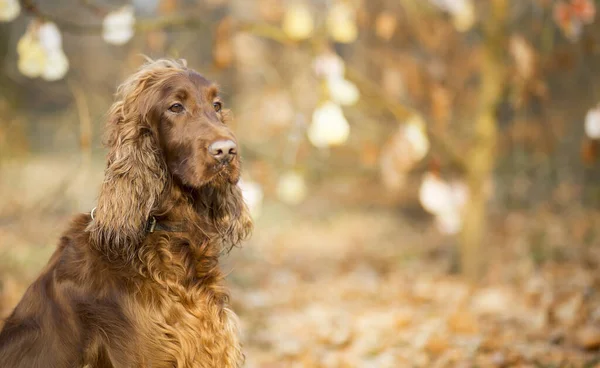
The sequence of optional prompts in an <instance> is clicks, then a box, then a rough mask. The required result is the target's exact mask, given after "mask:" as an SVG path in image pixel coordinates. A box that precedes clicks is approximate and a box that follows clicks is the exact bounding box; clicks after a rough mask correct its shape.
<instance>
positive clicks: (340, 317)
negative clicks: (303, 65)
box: [0, 205, 600, 368]
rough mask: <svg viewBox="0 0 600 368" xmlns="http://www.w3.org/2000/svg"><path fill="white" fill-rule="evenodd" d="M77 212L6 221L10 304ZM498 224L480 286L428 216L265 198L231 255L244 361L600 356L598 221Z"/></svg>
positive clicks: (228, 262) (599, 359) (541, 219)
mask: <svg viewBox="0 0 600 368" xmlns="http://www.w3.org/2000/svg"><path fill="white" fill-rule="evenodd" d="M67 212H68V211H65V212H64V215H61V216H58V215H56V214H55V215H53V216H43V214H37V213H34V212H31V214H30V215H28V216H27V217H26V218H21V219H17V220H15V221H11V222H7V223H3V224H0V225H1V226H0V239H1V241H0V280H1V281H2V282H1V286H2V289H1V293H0V307H1V313H2V315H3V316H5V315H7V313H9V312H10V310H11V309H12V308H13V306H14V305H15V304H16V303H17V301H18V300H19V298H20V297H21V295H22V293H23V291H24V290H25V288H26V287H27V285H28V284H29V282H31V281H32V280H33V278H34V277H35V276H36V275H37V273H38V272H39V270H40V269H41V268H42V267H43V265H44V264H45V263H46V262H47V260H48V257H49V255H50V253H51V252H52V250H53V249H54V247H55V244H56V240H57V239H58V235H59V234H60V232H61V231H62V229H64V227H65V226H66V223H67V221H68V219H69V216H70V215H69V214H70V212H68V213H67ZM567 219H568V220H567ZM492 224H493V225H494V226H492V229H490V239H489V244H486V246H487V248H486V252H485V254H486V261H487V267H486V272H485V276H484V277H483V278H482V279H481V281H480V282H479V283H478V284H477V285H470V284H469V283H467V282H465V281H464V280H462V279H461V278H460V277H459V276H458V275H457V274H455V273H454V272H453V271H454V269H455V263H456V262H455V257H454V252H453V247H454V240H452V239H450V238H448V237H444V236H441V235H439V233H438V232H437V231H436V229H435V227H434V226H433V224H432V223H431V221H427V218H425V219H423V218H420V219H416V218H415V216H413V215H411V216H408V215H405V214H404V215H403V214H401V213H399V212H397V211H390V210H389V209H375V208H372V209H369V210H366V209H364V208H361V209H358V208H357V209H348V208H344V209H337V210H331V209H329V210H325V209H324V208H323V206H321V207H319V206H314V205H310V206H307V207H306V208H304V209H303V208H296V209H293V210H292V209H289V208H287V209H286V208H284V207H282V206H278V205H266V206H265V207H264V208H263V211H262V215H261V216H260V217H258V219H257V221H256V229H255V232H254V235H253V237H252V239H251V240H250V241H249V242H248V243H246V244H244V246H243V247H242V248H241V249H233V250H232V251H231V253H230V254H229V255H228V256H225V257H224V258H223V269H224V271H225V272H227V274H228V278H227V280H228V283H229V287H230V288H231V294H232V295H231V301H232V304H233V307H234V309H235V311H236V313H237V314H238V315H239V317H240V320H241V324H242V330H243V340H244V346H245V347H244V349H245V352H246V356H247V359H246V367H248V368H259V367H260V368H278V367H340V368H343V367H361V368H362V367H365V368H366V367H377V368H385V367H465V368H466V367H473V368H475V367H600V350H599V349H600V291H599V290H600V288H599V286H600V273H599V272H598V269H599V265H600V246H599V244H596V243H597V241H596V240H594V239H596V236H595V231H596V230H595V229H598V228H600V227H598V220H597V219H594V218H593V217H591V215H590V214H589V213H583V212H581V213H579V214H576V213H575V214H569V215H568V216H566V215H565V214H557V215H552V214H546V215H544V214H540V213H536V214H527V213H515V214H512V215H509V216H506V215H504V216H502V217H501V220H493V219H492ZM40 244H46V245H45V246H43V247H41V246H40Z"/></svg>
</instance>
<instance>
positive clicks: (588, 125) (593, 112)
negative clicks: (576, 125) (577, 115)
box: [584, 106, 600, 139]
mask: <svg viewBox="0 0 600 368" xmlns="http://www.w3.org/2000/svg"><path fill="white" fill-rule="evenodd" d="M584 128H585V134H586V135H587V136H588V137H590V138H592V139H600V106H597V107H595V108H593V109H590V110H589V111H588V112H587V115H586V116H585V124H584Z"/></svg>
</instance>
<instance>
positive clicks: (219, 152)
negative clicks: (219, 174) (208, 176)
mask: <svg viewBox="0 0 600 368" xmlns="http://www.w3.org/2000/svg"><path fill="white" fill-rule="evenodd" d="M208 153H210V154H211V155H212V156H213V157H214V158H216V159H217V160H218V161H221V162H223V161H226V160H229V159H231V158H233V156H235V155H236V154H237V146H236V145H235V142H234V141H232V140H229V139H228V140H222V141H216V142H213V143H212V144H211V145H210V146H209V147H208Z"/></svg>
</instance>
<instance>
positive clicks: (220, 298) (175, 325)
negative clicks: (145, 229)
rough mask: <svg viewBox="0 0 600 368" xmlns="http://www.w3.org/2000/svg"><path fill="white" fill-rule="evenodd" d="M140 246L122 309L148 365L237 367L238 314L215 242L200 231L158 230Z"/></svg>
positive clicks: (240, 361)
mask: <svg viewBox="0 0 600 368" xmlns="http://www.w3.org/2000/svg"><path fill="white" fill-rule="evenodd" d="M146 243H147V244H146V245H145V246H143V247H141V248H140V251H139V257H138V259H139V270H138V272H139V278H140V280H139V282H136V283H137V284H138V285H137V286H136V288H135V289H134V290H137V292H135V293H134V294H133V295H131V296H130V299H129V300H128V302H126V303H124V304H125V306H126V312H125V313H126V315H128V316H129V318H130V320H131V321H133V323H134V330H135V331H137V332H136V333H137V334H142V335H145V336H140V339H139V340H140V341H144V344H145V346H143V347H140V348H141V349H142V351H141V353H142V354H143V356H144V359H145V360H146V363H147V364H148V366H151V367H157V368H158V367H163V366H164V367H173V366H175V367H178V368H187V367H190V368H191V367H194V368H195V367H202V368H204V367H206V368H208V367H239V366H241V364H242V361H243V355H242V353H241V347H240V343H239V337H238V334H239V333H238V319H237V316H236V315H235V314H234V313H233V311H232V310H231V309H229V307H228V299H229V295H228V293H227V291H226V289H225V287H224V285H223V280H222V279H223V276H222V273H221V272H220V270H219V268H218V256H219V249H220V246H219V245H218V244H211V242H210V240H208V239H207V238H206V237H204V236H202V235H201V234H194V233H193V232H192V233H189V232H188V233H168V232H157V233H153V234H150V235H149V237H148V239H147V241H146Z"/></svg>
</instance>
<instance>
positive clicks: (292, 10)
mask: <svg viewBox="0 0 600 368" xmlns="http://www.w3.org/2000/svg"><path fill="white" fill-rule="evenodd" d="M282 28H283V31H284V32H285V34H286V35H288V37H290V38H292V39H294V40H304V39H307V38H309V37H310V36H311V35H312V33H313V29H314V21H313V16H312V14H311V11H310V9H309V8H308V6H307V5H306V4H305V3H304V2H296V3H293V4H292V5H290V6H289V7H288V8H287V9H286V11H285V13H284V15H283V22H282Z"/></svg>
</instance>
